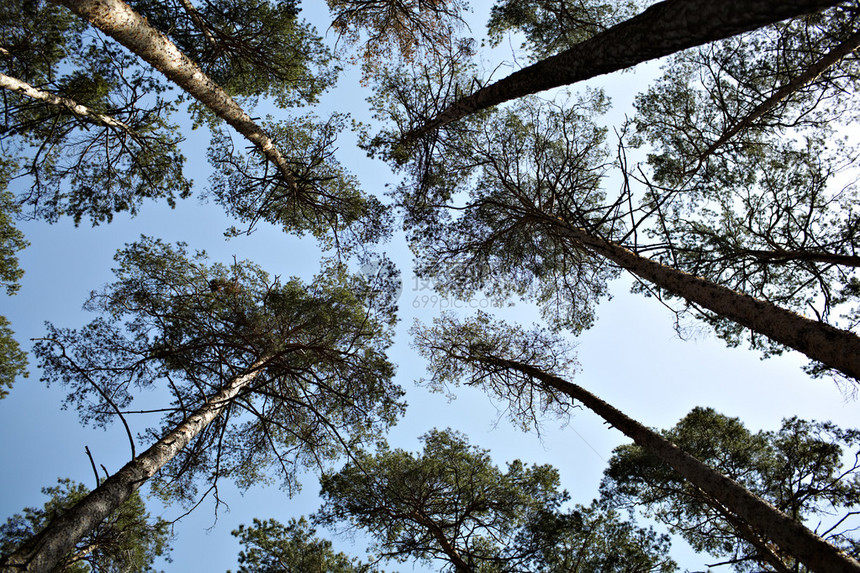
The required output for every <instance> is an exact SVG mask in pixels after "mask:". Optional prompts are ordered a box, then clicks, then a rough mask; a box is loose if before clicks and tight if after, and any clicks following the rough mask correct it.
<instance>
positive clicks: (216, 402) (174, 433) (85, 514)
mask: <svg viewBox="0 0 860 573" xmlns="http://www.w3.org/2000/svg"><path fill="white" fill-rule="evenodd" d="M264 363H265V359H262V360H258V361H257V362H255V363H254V364H253V365H252V366H251V368H250V369H249V370H248V373H247V374H244V375H242V376H238V377H236V378H234V379H233V380H231V381H230V383H229V384H228V385H227V386H226V387H225V388H224V389H222V390H221V391H220V392H218V393H217V394H215V395H214V396H213V397H212V398H211V399H210V400H209V401H208V402H206V403H205V404H203V406H201V407H200V408H198V409H197V410H196V411H195V412H193V413H192V414H191V415H189V416H188V417H187V418H186V419H185V420H184V421H183V422H182V423H181V424H179V425H178V426H176V427H175V428H173V429H172V430H171V431H170V432H168V433H167V435H165V436H164V437H163V438H161V439H160V440H158V441H157V442H156V443H155V444H153V445H152V446H150V447H149V448H148V449H147V450H146V451H145V452H143V453H142V454H140V455H139V456H137V457H136V458H135V459H133V460H131V461H130V462H128V463H127V464H126V465H125V466H124V467H123V468H122V469H121V470H119V471H118V472H117V473H115V474H114V475H112V476H110V477H109V478H107V479H106V480H105V481H103V482H102V483H101V485H99V486H98V487H97V488H96V489H94V490H93V491H91V492H90V493H89V494H88V495H87V496H86V497H84V498H83V499H82V500H81V501H79V502H78V503H77V504H75V506H74V507H72V508H71V509H69V510H68V511H67V512H66V513H64V514H63V515H61V516H60V517H59V518H57V519H55V520H54V521H52V522H51V523H49V524H48V526H47V527H46V528H45V529H43V530H42V531H41V532H40V533H38V534H37V535H36V536H34V537H33V538H31V539H30V540H29V541H27V542H25V543H24V544H23V545H22V546H21V547H19V548H18V549H17V550H16V551H15V552H14V553H11V554H10V555H9V556H8V557H7V558H6V559H5V560H4V561H3V562H2V563H0V573H17V572H21V571H27V572H34V573H35V572H39V573H49V572H50V571H52V570H53V569H54V567H56V565H57V564H58V563H59V562H60V561H61V560H62V559H63V558H64V557H65V556H66V555H68V554H69V553H70V552H72V551H73V550H74V548H75V544H76V543H77V542H78V540H80V539H81V538H82V537H83V536H84V535H86V534H88V533H89V532H91V531H92V530H93V529H95V527H96V526H98V524H99V523H101V522H102V521H103V520H104V519H105V518H107V517H108V516H109V515H110V514H111V513H113V512H114V511H116V509H117V508H118V507H119V506H120V505H121V504H122V503H123V502H124V501H125V500H127V499H128V498H129V496H131V494H132V493H134V492H135V490H137V489H138V488H139V487H140V486H141V485H143V483H144V482H145V481H146V480H148V479H149V478H151V477H152V476H153V475H155V473H156V472H157V471H158V470H159V469H161V468H162V467H163V466H164V465H165V464H166V463H167V462H169V461H170V460H171V459H173V457H174V456H175V455H176V454H177V453H179V451H180V450H181V449H182V448H184V447H185V446H187V445H188V443H189V442H191V440H192V439H194V437H195V436H196V435H197V434H199V433H200V431H201V430H202V429H203V428H205V427H206V426H207V425H208V424H209V423H210V422H212V420H214V419H215V418H216V417H218V415H219V414H220V413H221V411H222V410H224V408H225V407H227V406H228V405H229V404H230V402H231V401H232V400H233V398H235V397H236V395H237V394H239V392H240V391H241V390H242V389H243V388H245V387H246V386H248V384H250V383H251V382H252V381H253V380H254V379H255V378H256V377H257V376H258V375H259V373H260V367H261V366H262V365H263V364H264Z"/></svg>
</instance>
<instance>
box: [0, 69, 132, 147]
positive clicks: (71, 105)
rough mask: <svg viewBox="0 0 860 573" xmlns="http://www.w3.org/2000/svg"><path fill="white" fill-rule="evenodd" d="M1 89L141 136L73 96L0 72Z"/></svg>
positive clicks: (83, 118)
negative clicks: (60, 93) (36, 85)
mask: <svg viewBox="0 0 860 573" xmlns="http://www.w3.org/2000/svg"><path fill="white" fill-rule="evenodd" d="M0 89H4V90H9V91H11V92H14V93H16V94H18V95H21V96H24V97H27V98H30V99H32V100H35V101H39V102H42V103H46V104H49V105H53V106H57V107H61V108H64V109H65V110H66V111H68V112H71V113H72V114H73V115H74V116H76V117H79V118H81V119H82V120H85V121H88V122H91V123H95V124H97V125H104V126H106V127H110V128H113V129H115V130H116V131H120V132H123V133H126V134H128V135H129V136H131V137H132V138H134V139H138V138H139V136H138V134H137V133H135V131H134V130H133V129H132V128H131V127H129V126H128V125H126V124H125V123H123V122H121V121H119V120H118V119H115V118H113V117H111V116H109V115H105V114H103V113H99V112H97V111H95V110H93V109H91V108H89V107H87V106H85V105H84V104H82V103H79V102H77V101H75V100H73V99H72V98H69V97H65V96H58V95H56V94H52V93H51V92H46V91H44V90H40V89H39V88H37V87H34V86H31V85H30V84H28V83H27V82H24V81H21V80H19V79H18V78H13V77H11V76H7V75H6V74H3V73H0Z"/></svg>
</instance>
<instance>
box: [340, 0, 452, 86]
mask: <svg viewBox="0 0 860 573" xmlns="http://www.w3.org/2000/svg"><path fill="white" fill-rule="evenodd" d="M326 3H327V4H328V7H329V10H330V11H331V14H332V23H331V27H332V29H333V30H334V31H335V32H337V34H338V36H339V39H341V40H344V41H345V42H346V43H347V44H349V45H357V44H360V43H362V40H364V42H363V45H362V47H361V58H362V59H363V60H364V72H365V76H366V77H371V78H372V77H373V76H374V75H375V74H376V71H377V70H378V68H379V67H380V66H384V64H385V63H386V62H388V61H390V60H392V59H396V58H397V57H400V58H402V59H403V60H405V61H407V62H417V61H419V60H420V59H421V58H424V57H428V56H429V57H434V56H438V55H439V54H441V53H442V52H444V50H445V48H446V47H447V46H448V45H450V44H451V42H452V36H453V35H454V34H455V33H456V32H457V30H458V28H460V27H461V26H462V25H463V19H462V14H463V12H464V11H466V10H467V9H468V3H467V2H464V1H463V0H417V1H416V0H405V1H403V0H372V1H367V0H326ZM455 41H456V40H455Z"/></svg>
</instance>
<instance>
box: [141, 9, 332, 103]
mask: <svg viewBox="0 0 860 573" xmlns="http://www.w3.org/2000/svg"><path fill="white" fill-rule="evenodd" d="M130 4H131V6H132V7H133V8H134V9H135V10H136V11H138V12H139V13H141V14H142V15H144V16H146V18H147V20H148V21H149V23H150V24H151V25H152V26H154V27H155V28H156V29H158V30H160V31H162V32H163V33H165V34H167V36H168V37H169V38H170V40H171V41H172V42H173V43H174V44H176V46H177V47H178V48H179V50H180V51H181V52H182V53H184V54H185V55H186V56H188V57H189V58H190V59H191V60H192V61H194V62H195V63H197V64H198V65H199V66H200V67H201V68H202V69H203V71H204V72H205V73H206V75H208V76H209V77H210V78H212V80H214V81H215V83H217V84H218V85H220V86H221V87H223V88H224V89H225V90H226V91H227V93H229V94H230V95H232V96H244V97H250V98H257V97H271V98H273V99H274V100H275V102H276V103H277V105H278V106H279V107H282V108H283V107H290V106H295V105H301V104H303V103H315V102H316V101H317V99H318V98H319V96H320V94H322V93H323V92H324V91H325V90H326V89H328V88H330V87H331V86H332V85H334V82H335V80H336V78H337V73H338V71H339V68H338V67H337V66H335V65H334V64H333V62H332V55H331V53H330V52H329V50H328V48H326V47H325V45H324V44H323V41H322V38H320V37H319V35H318V34H317V32H316V30H314V28H313V27H312V26H311V25H310V24H308V23H307V22H305V21H302V20H299V18H298V14H299V6H298V2H296V1H295V0H248V1H244V2H234V1H232V0H207V1H205V2H201V3H199V7H195V6H193V5H192V2H190V0H189V1H187V2H186V1H185V0H182V1H178V2H158V1H154V0H135V1H133V2H131V3H130Z"/></svg>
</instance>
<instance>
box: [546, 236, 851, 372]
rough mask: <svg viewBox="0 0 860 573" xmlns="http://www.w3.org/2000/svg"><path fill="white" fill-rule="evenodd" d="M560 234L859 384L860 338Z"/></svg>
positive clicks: (597, 241) (596, 242) (589, 239)
mask: <svg viewBox="0 0 860 573" xmlns="http://www.w3.org/2000/svg"><path fill="white" fill-rule="evenodd" d="M562 233H563V234H564V235H565V236H566V237H568V239H570V240H572V241H573V242H575V243H576V244H577V245H580V246H582V247H584V248H586V249H588V250H589V251H592V252H594V253H596V254H598V255H601V256H603V257H605V258H607V259H609V260H610V261H612V262H614V263H615V264H617V265H618V266H620V267H621V268H623V269H625V270H627V271H629V272H631V273H633V274H634V275H636V276H638V277H640V278H642V279H645V280H646V281H648V282H650V283H651V284H654V285H656V286H657V287H659V288H661V289H664V290H666V291H667V292H670V293H672V294H674V295H676V296H680V297H682V298H684V299H686V300H688V301H690V302H692V303H695V304H697V305H699V306H701V307H702V308H706V309H708V310H710V311H713V312H715V313H717V314H719V315H720V316H724V317H726V318H728V319H730V320H733V321H735V322H737V323H738V324H740V325H742V326H745V327H747V328H749V329H750V330H753V331H755V332H758V333H760V334H762V335H764V336H767V337H768V338H770V339H771V340H774V341H776V342H779V343H780V344H784V345H785V346H788V347H789V348H793V349H795V350H797V351H798V352H802V353H804V354H805V355H806V356H808V357H809V358H811V359H812V360H815V361H817V362H821V363H822V364H825V365H827V366H829V367H831V368H835V369H836V370H838V371H840V372H842V373H843V374H845V375H847V376H850V377H852V378H854V379H855V380H857V381H860V337H858V336H857V335H856V334H854V333H853V332H850V331H847V330H841V329H839V328H835V327H833V326H830V325H829V324H825V323H823V322H818V321H815V320H811V319H809V318H806V317H804V316H801V315H799V314H796V313H794V312H791V311H789V310H786V309H784V308H781V307H779V306H777V305H775V304H773V303H770V302H767V301H764V300H760V299H757V298H754V297H751V296H749V295H746V294H743V293H739V292H737V291H734V290H731V289H729V288H726V287H724V286H720V285H718V284H715V283H712V282H710V281H708V280H705V279H703V278H701V277H696V276H693V275H691V274H689V273H685V272H684V271H680V270H678V269H673V268H672V267H668V266H666V265H663V264H660V263H658V262H655V261H652V260H651V259H648V258H646V257H642V256H639V255H637V254H636V253H634V252H632V251H629V250H627V249H625V248H624V247H621V246H619V245H616V244H614V243H611V242H609V241H606V240H604V239H601V238H600V237H597V236H594V235H592V234H590V233H588V232H587V231H586V230H584V229H581V228H576V227H571V226H566V225H565V226H564V227H563V231H562Z"/></svg>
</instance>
